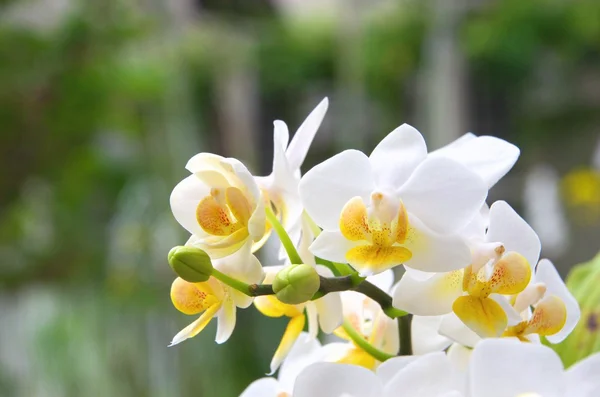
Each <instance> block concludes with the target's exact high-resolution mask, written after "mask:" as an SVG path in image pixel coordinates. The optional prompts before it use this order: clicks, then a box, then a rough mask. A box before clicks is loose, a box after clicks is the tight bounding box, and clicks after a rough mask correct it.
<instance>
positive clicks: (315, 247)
mask: <svg viewBox="0 0 600 397" xmlns="http://www.w3.org/2000/svg"><path fill="white" fill-rule="evenodd" d="M357 245H358V244H357V243H356V242H355V241H350V240H347V239H346V238H345V237H344V236H342V233H341V232H339V231H327V230H324V231H322V232H321V234H319V236H318V237H317V238H316V239H315V241H314V242H313V243H312V244H311V245H310V247H309V249H310V252H312V253H313V255H315V256H318V257H319V258H323V259H327V260H329V261H332V262H342V263H346V253H347V252H348V251H349V250H350V249H351V248H353V247H356V246H357Z"/></svg>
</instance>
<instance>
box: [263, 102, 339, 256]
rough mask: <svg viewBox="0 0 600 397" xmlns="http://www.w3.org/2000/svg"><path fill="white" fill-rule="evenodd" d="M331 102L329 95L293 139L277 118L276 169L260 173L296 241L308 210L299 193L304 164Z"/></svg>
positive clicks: (266, 193)
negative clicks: (305, 210) (302, 217)
mask: <svg viewBox="0 0 600 397" xmlns="http://www.w3.org/2000/svg"><path fill="white" fill-rule="evenodd" d="M328 106H329V101H328V99H327V98H325V99H323V100H322V101H321V102H320V103H319V104H318V105H317V107H315V108H314V110H313V111H312V112H311V113H310V114H309V115H308V117H306V120H304V122H303V123H302V125H300V127H299V128H298V130H297V131H296V133H295V134H294V137H293V138H292V141H291V142H289V139H290V138H289V131H288V127H287V125H286V124H285V123H284V122H283V121H281V120H276V121H275V122H274V123H273V124H274V133H273V141H274V142H273V143H274V146H273V171H272V172H271V174H270V175H268V176H266V177H256V181H257V183H258V185H259V186H260V188H261V190H262V192H263V195H264V196H265V198H266V201H267V202H270V203H271V205H272V206H273V209H274V212H275V214H276V215H277V216H278V217H279V218H280V219H281V224H282V226H283V227H284V228H285V230H286V231H287V232H288V234H289V236H290V238H291V240H292V242H294V243H296V242H297V241H298V238H299V237H300V229H301V226H300V220H301V216H302V212H303V210H304V208H303V207H302V202H301V201H300V194H299V193H298V184H299V183H300V166H302V163H303V162H304V159H305V158H306V154H307V152H308V149H309V147H310V145H311V143H312V141H313V138H314V137H315V134H316V133H317V130H318V129H319V126H320V125H321V122H322V121H323V117H325V113H326V112H327V108H328ZM288 142H289V145H288ZM281 253H282V257H284V256H283V254H285V251H284V250H282V251H281Z"/></svg>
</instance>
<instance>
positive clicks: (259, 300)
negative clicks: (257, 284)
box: [254, 266, 342, 374]
mask: <svg viewBox="0 0 600 397" xmlns="http://www.w3.org/2000/svg"><path fill="white" fill-rule="evenodd" d="M283 268H284V266H267V267H264V270H265V280H264V282H265V283H267V284H269V283H272V281H273V280H274V279H275V276H276V275H277V273H278V272H279V271H281V269H283ZM317 271H318V272H319V273H320V274H321V275H324V276H328V277H331V276H332V275H333V274H332V273H331V272H330V271H329V269H327V268H326V267H324V266H317ZM254 305H255V306H256V308H257V309H258V310H259V311H260V312H261V313H262V314H264V315H265V316H268V317H284V316H285V317H289V318H290V321H289V323H288V325H287V328H286V329H285V331H284V334H283V336H282V338H281V342H280V343H279V346H278V347H277V350H276V351H275V354H274V355H273V359H272V360H271V365H270V368H271V372H270V373H271V374H273V373H274V372H275V371H277V368H279V366H280V365H281V362H282V361H283V360H284V359H285V357H286V356H287V355H288V354H289V352H290V350H291V348H292V346H293V345H294V343H295V342H296V340H297V339H298V337H299V336H300V334H301V332H302V330H303V329H304V325H305V324H306V317H308V327H309V334H310V335H311V336H312V337H315V336H316V335H317V333H318V329H319V328H320V329H321V330H322V331H323V332H325V333H328V334H329V333H332V332H333V331H334V330H335V329H336V328H337V327H338V326H339V325H340V324H341V322H342V308H341V302H340V297H339V294H338V293H330V294H327V295H325V296H324V297H322V298H319V299H316V300H314V301H308V302H305V303H301V304H298V305H290V304H286V303H282V302H280V301H279V300H278V299H277V297H276V296H275V295H265V296H258V297H256V298H255V300H254ZM305 310H306V314H307V316H305V315H304V311H305Z"/></svg>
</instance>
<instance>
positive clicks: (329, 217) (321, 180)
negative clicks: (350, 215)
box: [299, 150, 374, 230]
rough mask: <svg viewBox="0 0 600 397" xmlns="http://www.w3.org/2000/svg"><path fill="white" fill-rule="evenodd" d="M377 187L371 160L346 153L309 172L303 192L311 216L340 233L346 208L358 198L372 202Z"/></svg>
mask: <svg viewBox="0 0 600 397" xmlns="http://www.w3.org/2000/svg"><path fill="white" fill-rule="evenodd" d="M373 187H374V185H373V174H372V172H371V164H370V163H369V158H368V157H367V156H365V154H364V153H362V152H359V151H358V150H346V151H344V152H342V153H340V154H337V155H335V156H333V157H332V158H330V159H328V160H326V161H324V162H322V163H321V164H319V165H317V166H315V167H313V168H312V169H311V170H310V171H308V172H307V173H306V175H304V177H303V178H302V180H301V181H300V187H299V189H300V197H301V198H302V203H303V204H304V208H305V209H306V212H308V215H310V217H311V218H312V219H313V220H314V221H315V222H316V223H317V224H318V225H319V226H321V227H322V228H323V229H325V230H336V229H338V228H339V219H340V213H341V212H342V208H344V205H345V204H346V203H347V202H348V201H349V200H350V199H351V198H353V197H356V196H361V197H362V198H363V200H365V202H368V199H369V197H370V194H371V192H372V191H373Z"/></svg>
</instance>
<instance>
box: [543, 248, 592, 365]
mask: <svg viewBox="0 0 600 397" xmlns="http://www.w3.org/2000/svg"><path fill="white" fill-rule="evenodd" d="M566 284H567V288H569V291H571V293H572V294H573V296H574V297H575V299H577V302H579V307H580V308H581V319H580V320H579V323H578V324H577V326H576V327H575V329H574V330H573V332H571V334H570V335H569V336H568V337H567V338H566V339H565V340H564V341H562V342H561V343H559V344H557V345H550V347H552V348H553V349H554V350H555V351H556V352H557V353H558V355H559V356H560V358H561V359H562V360H563V363H564V365H565V367H568V366H570V365H572V364H575V363H576V362H578V361H581V360H582V359H584V358H585V357H587V356H589V355H591V354H594V353H596V352H599V351H600V288H598V285H600V254H599V255H597V256H596V257H595V258H594V259H592V260H591V261H589V262H587V263H582V264H579V265H576V266H574V267H573V269H571V271H570V272H569V276H568V277H567V282H566Z"/></svg>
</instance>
